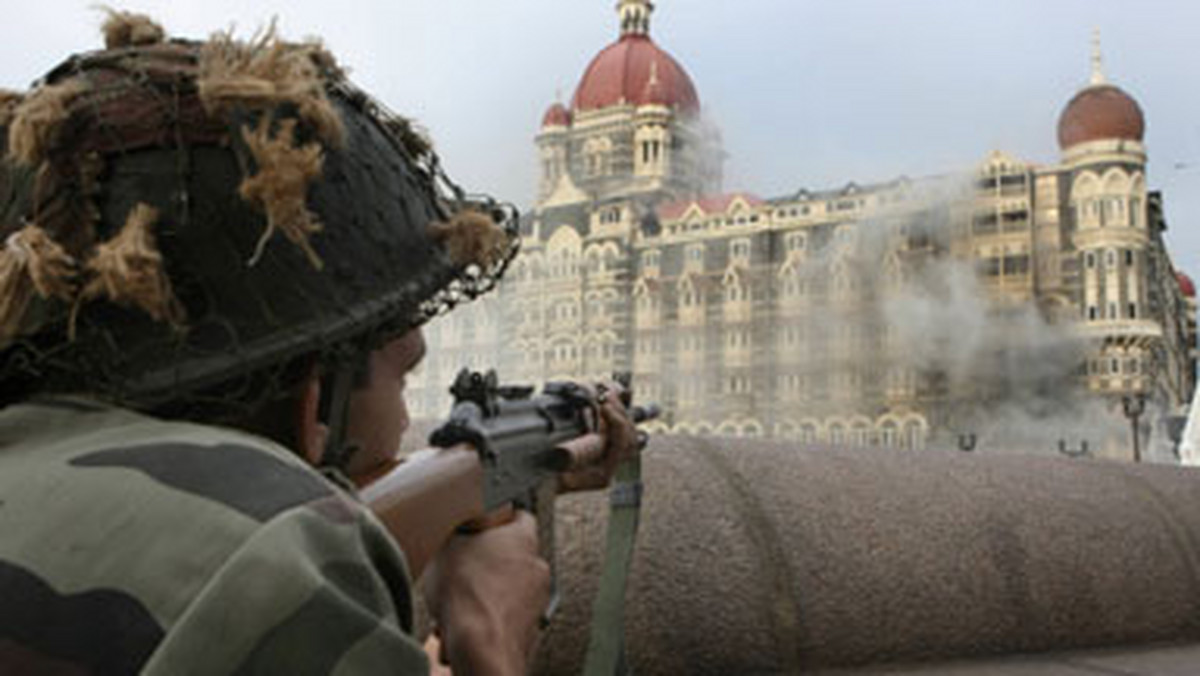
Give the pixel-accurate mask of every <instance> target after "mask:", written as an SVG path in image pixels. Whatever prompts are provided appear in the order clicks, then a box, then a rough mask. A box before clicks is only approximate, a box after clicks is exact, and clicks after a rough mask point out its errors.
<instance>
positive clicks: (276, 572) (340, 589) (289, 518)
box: [143, 494, 429, 674]
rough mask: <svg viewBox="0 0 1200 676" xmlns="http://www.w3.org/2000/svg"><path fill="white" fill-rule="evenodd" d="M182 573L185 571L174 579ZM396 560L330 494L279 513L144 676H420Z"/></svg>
mask: <svg viewBox="0 0 1200 676" xmlns="http://www.w3.org/2000/svg"><path fill="white" fill-rule="evenodd" d="M180 574H186V571H180ZM410 599H411V595H410V588H409V582H408V575H407V572H406V568H405V564H404V560H403V557H402V555H401V554H400V551H399V550H398V549H397V548H396V546H395V545H394V544H393V543H392V541H391V540H390V538H389V537H388V535H387V533H386V532H385V531H384V530H383V527H382V526H381V525H379V523H378V522H377V521H376V520H375V519H374V518H373V517H371V516H370V515H369V514H367V513H366V511H365V510H364V509H362V508H361V507H360V506H358V505H357V504H355V503H353V502H351V501H350V500H349V499H348V498H347V497H345V496H343V495H338V494H331V495H329V496H328V497H325V498H322V499H320V500H318V501H316V502H312V503H309V504H307V505H305V506H302V507H297V508H294V509H291V510H288V511H286V512H283V513H281V514H279V515H277V516H276V517H275V518H273V519H271V520H270V521H269V522H267V523H265V524H263V526H262V527H261V528H260V529H259V530H258V532H256V533H255V535H254V536H253V537H251V538H250V539H249V540H247V541H246V543H245V544H244V545H243V546H242V547H241V548H239V550H238V551H236V552H235V553H234V554H233V555H232V556H231V557H230V558H229V559H228V561H227V562H226V563H225V564H224V565H223V566H222V567H221V568H220V570H218V571H217V573H216V574H215V575H214V576H212V578H211V579H210V581H209V582H208V583H207V584H206V585H205V587H204V589H203V590H202V591H201V593H200V594H199V595H197V596H196V598H195V600H194V602H193V603H192V604H191V605H190V606H189V607H188V608H187V609H186V611H185V612H184V613H183V614H182V615H181V616H180V617H179V618H178V620H177V621H176V623H175V624H174V626H173V627H172V628H171V630H170V631H169V632H168V633H167V635H166V637H165V638H164V639H163V642H162V643H161V644H160V645H159V647H158V649H157V650H156V651H155V653H154V654H153V655H152V656H151V658H150V661H149V662H148V663H147V665H146V668H145V670H144V672H143V673H145V674H428V673H429V664H428V660H427V658H426V656H425V653H424V652H423V651H422V650H421V647H420V646H419V645H418V644H417V643H416V641H415V640H414V639H413V638H412V637H411V636H410V635H409V634H408V631H409V630H410V629H411V616H412V610H411V603H410Z"/></svg>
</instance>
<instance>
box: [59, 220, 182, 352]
mask: <svg viewBox="0 0 1200 676" xmlns="http://www.w3.org/2000/svg"><path fill="white" fill-rule="evenodd" d="M158 216H159V213H158V210H157V209H155V208H154V207H151V206H150V205H148V204H145V203H139V204H137V205H136V206H135V207H134V208H133V209H132V210H131V211H130V212H129V217H128V218H127V220H126V221H125V226H124V227H123V228H121V232H120V233H119V234H118V235H117V236H116V237H113V238H112V239H110V240H108V241H107V242H104V243H103V244H100V245H98V246H97V247H96V250H95V253H93V254H92V256H91V258H89V259H88V261H87V264H86V265H85V266H84V271H85V273H86V274H87V275H88V277H89V281H88V282H87V284H86V286H84V287H83V291H82V292H81V293H80V294H79V299H78V300H77V301H76V304H75V308H74V310H73V311H72V313H71V331H70V332H71V334H72V336H71V337H72V339H74V332H75V315H76V314H77V312H78V309H79V307H80V306H81V305H82V304H83V303H86V302H88V301H90V300H93V299H96V298H101V297H103V298H107V299H108V300H109V301H111V302H113V303H116V304H118V305H124V306H131V305H132V306H136V307H139V308H141V309H142V310H144V311H145V312H146V314H148V315H150V316H151V317H153V318H154V320H155V321H166V322H169V323H170V324H171V325H172V326H175V327H180V326H182V325H183V322H184V319H185V318H186V312H185V311H184V309H183V305H181V304H180V303H179V300H178V299H176V298H175V293H174V292H173V291H172V289H171V280H170V278H169V277H168V276H167V272H166V270H165V269H163V257H162V254H161V253H160V252H159V250H158V246H157V242H156V239H155V236H154V231H153V230H152V228H153V227H154V224H155V223H157V222H158Z"/></svg>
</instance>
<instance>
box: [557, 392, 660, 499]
mask: <svg viewBox="0 0 1200 676" xmlns="http://www.w3.org/2000/svg"><path fill="white" fill-rule="evenodd" d="M624 395H625V391H624V389H623V388H622V387H621V386H620V385H619V384H617V383H615V382H604V383H601V384H600V385H598V386H597V387H596V402H597V406H596V411H597V418H598V420H597V424H596V427H597V432H598V433H599V434H600V436H601V437H602V439H603V446H604V452H603V455H602V456H601V457H600V459H599V460H597V461H596V462H594V463H591V464H589V465H587V466H585V467H580V468H576V469H572V470H570V471H567V472H564V473H562V474H561V475H560V476H559V482H558V486H559V492H561V493H570V492H573V491H587V490H596V489H600V488H605V487H607V486H608V485H609V483H611V482H612V478H613V473H614V472H616V470H617V465H619V464H621V463H622V462H624V461H625V460H628V459H630V458H633V457H635V456H636V455H637V454H638V453H639V452H640V448H641V444H640V442H639V437H638V431H637V428H636V427H635V426H634V424H633V419H632V418H630V416H629V410H628V409H627V408H626V406H625V403H624V399H625V397H624Z"/></svg>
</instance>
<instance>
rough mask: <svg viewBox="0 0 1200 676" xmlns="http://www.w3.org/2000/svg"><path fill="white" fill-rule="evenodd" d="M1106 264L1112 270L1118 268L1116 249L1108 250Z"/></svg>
mask: <svg viewBox="0 0 1200 676" xmlns="http://www.w3.org/2000/svg"><path fill="white" fill-rule="evenodd" d="M1105 264H1106V265H1107V266H1108V267H1109V269H1110V270H1111V269H1112V268H1115V267H1117V251H1116V249H1109V250H1108V256H1106V257H1105Z"/></svg>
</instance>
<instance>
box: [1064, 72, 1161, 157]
mask: <svg viewBox="0 0 1200 676" xmlns="http://www.w3.org/2000/svg"><path fill="white" fill-rule="evenodd" d="M1145 133H1146V119H1145V117H1144V116H1143V115H1142V108H1141V106H1139V105H1138V103H1137V101H1135V100H1134V99H1133V97H1132V96H1130V95H1128V94H1126V93H1125V92H1124V91H1122V90H1121V89H1120V88H1119V87H1114V86H1113V85H1110V84H1098V85H1092V86H1090V87H1087V88H1085V89H1083V90H1081V91H1080V92H1079V93H1078V94H1076V95H1075V97H1074V98H1072V99H1071V102H1070V103H1068V104H1067V107H1066V108H1064V109H1063V112H1062V116H1060V117H1059V118H1058V145H1059V147H1060V148H1063V149H1064V150H1065V149H1067V148H1070V147H1071V146H1074V145H1078V144H1080V143H1087V142H1088V141H1099V140H1107V139H1119V140H1127V141H1141V140H1142V138H1143V137H1144V136H1145Z"/></svg>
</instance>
